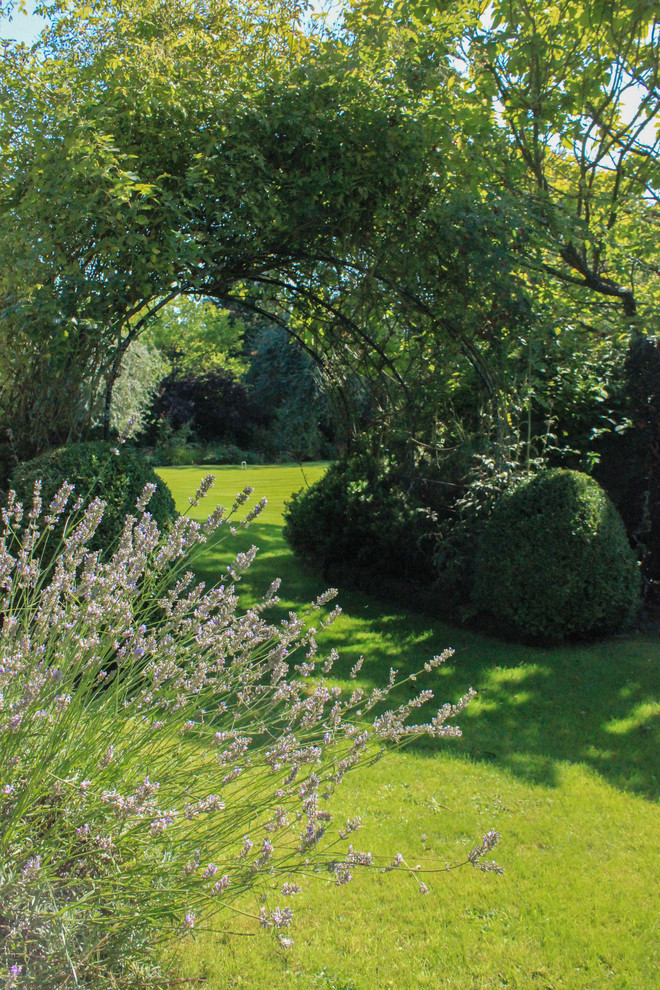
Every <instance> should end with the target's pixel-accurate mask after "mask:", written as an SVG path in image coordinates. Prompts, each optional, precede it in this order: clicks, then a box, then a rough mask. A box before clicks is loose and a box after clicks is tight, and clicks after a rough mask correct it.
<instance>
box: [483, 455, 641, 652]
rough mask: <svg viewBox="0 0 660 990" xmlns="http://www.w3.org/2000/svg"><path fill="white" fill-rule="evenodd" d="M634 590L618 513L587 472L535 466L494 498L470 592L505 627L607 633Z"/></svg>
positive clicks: (624, 619) (631, 607) (627, 617)
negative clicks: (508, 490) (526, 477)
mask: <svg viewBox="0 0 660 990" xmlns="http://www.w3.org/2000/svg"><path fill="white" fill-rule="evenodd" d="M640 590H641V578H640V574H639V566H638V563H637V561H636V560H635V557H634V554H633V552H632V550H631V549H630V545H629V544H628V541H627V538H626V532H625V528H624V526H623V523H622V521H621V517H620V516H619V514H618V513H617V511H616V509H615V508H614V506H613V505H612V503H611V501H610V500H609V498H608V497H607V495H606V494H605V492H604V491H603V490H602V488H601V487H600V486H599V485H598V483H597V482H596V481H594V480H593V478H590V477H588V475H585V474H581V473H580V472H578V471H565V470H562V469H553V470H546V471H540V472H539V473H538V474H536V475H534V476H533V477H532V478H531V479H529V480H528V481H525V482H523V483H522V484H521V485H519V486H518V487H517V488H516V489H514V491H512V492H511V493H509V494H507V495H504V496H502V497H501V498H500V499H499V501H498V502H497V504H496V505H495V507H494V509H493V512H492V515H491V517H490V519H489V521H488V523H487V524H486V526H485V529H484V532H483V534H482V537H481V541H480V546H479V549H478V552H477V556H476V562H475V581H474V587H473V593H472V595H473V602H474V604H475V606H476V607H477V608H478V609H479V610H480V611H482V612H487V613H490V614H491V616H493V617H495V619H496V620H497V621H498V622H500V623H503V624H505V625H506V627H507V631H509V632H513V633H515V634H516V635H518V636H523V637H525V636H529V637H533V638H537V639H542V640H547V641H552V640H559V639H563V638H566V637H571V636H573V637H585V636H592V635H599V634H604V633H612V632H615V631H616V630H618V629H621V628H623V627H625V626H626V625H628V624H630V623H631V622H632V621H633V620H634V618H635V616H636V614H637V611H638V609H639V604H640Z"/></svg>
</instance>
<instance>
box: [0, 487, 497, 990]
mask: <svg viewBox="0 0 660 990" xmlns="http://www.w3.org/2000/svg"><path fill="white" fill-rule="evenodd" d="M211 482H212V478H211V477H209V478H207V479H206V480H205V481H204V482H203V483H202V485H201V486H200V490H199V491H198V492H197V494H196V496H195V498H194V499H192V500H191V502H192V503H193V504H197V502H198V500H199V498H201V497H202V496H203V495H204V494H205V493H206V491H207V490H208V488H209V486H210V484H211ZM153 491H154V486H153V485H149V486H147V487H146V488H145V491H144V493H143V495H142V496H141V497H140V498H139V499H138V501H137V506H136V510H135V514H134V515H132V516H129V517H127V519H126V523H125V526H124V530H123V533H122V536H121V539H120V541H119V545H118V547H117V549H116V551H115V553H114V555H113V556H112V557H110V558H105V559H104V558H102V557H101V556H100V552H99V551H93V552H92V551H90V550H89V549H88V547H89V544H90V542H91V541H92V540H93V538H94V534H95V532H96V530H97V528H98V526H99V523H100V521H101V518H102V514H103V503H102V501H100V500H99V499H95V500H94V501H93V502H92V503H91V504H90V505H88V506H87V508H86V509H85V510H84V512H82V513H81V514H80V516H79V518H78V521H77V523H76V524H75V525H70V526H69V527H68V529H67V530H66V533H67V535H66V536H65V539H64V542H63V546H62V549H61V552H60V553H59V555H58V556H57V558H56V559H55V560H54V561H53V562H52V563H50V564H49V565H48V567H47V569H46V571H45V572H42V570H41V567H40V563H39V561H40V546H41V545H42V542H43V540H44V538H45V535H46V536H47V534H48V532H49V531H50V529H51V528H53V527H57V526H58V521H59V520H60V519H61V517H62V514H63V513H64V511H65V506H66V504H67V502H68V501H69V499H70V497H71V495H72V486H71V485H69V484H68V483H67V484H64V485H63V486H62V488H61V489H60V491H59V492H58V493H57V495H56V496H55V498H54V499H53V500H52V501H51V503H50V504H49V505H47V506H46V507H45V509H44V511H43V512H42V506H41V498H40V487H39V484H38V483H37V484H36V485H35V490H34V500H33V506H32V508H31V509H30V510H29V511H27V512H24V510H23V508H22V506H21V505H20V504H18V503H17V501H16V499H15V498H14V496H13V495H12V494H10V497H9V500H8V504H7V507H6V508H5V509H4V510H3V521H4V529H3V531H2V534H1V535H0V595H1V598H0V611H1V613H2V630H1V633H0V979H4V988H5V990H9V988H18V987H21V988H22V987H35V988H37V987H38V988H49V990H56V988H64V987H71V988H73V987H78V988H84V990H92V988H94V990H97V988H98V990H101V988H103V990H111V988H114V990H129V988H137V987H138V986H140V987H144V986H149V987H152V988H156V987H158V986H160V985H162V984H161V983H160V982H159V977H158V971H157V969H156V967H155V963H154V955H153V953H154V949H155V948H157V947H158V946H160V945H162V943H163V942H164V941H165V940H166V939H168V938H172V937H176V936H178V935H183V934H185V933H186V932H189V931H191V930H192V929H196V928H197V929H199V927H200V926H203V925H204V924H206V923H207V921H208V919H209V918H210V917H211V916H212V915H213V914H214V913H216V912H218V911H221V910H223V909H226V908H228V907H231V905H232V903H233V902H234V901H235V899H236V898H237V897H238V896H240V895H241V894H243V893H244V892H245V891H246V890H247V889H249V888H253V887H255V886H256V885H259V884H260V883H261V882H264V881H266V880H268V882H269V883H270V884H272V882H273V878H276V879H277V878H279V880H280V881H281V886H280V892H281V897H282V900H281V903H278V904H276V905H275V906H274V907H272V908H271V907H264V908H263V910H262V911H261V915H260V917H259V918H258V919H256V921H257V922H258V923H260V924H261V925H262V926H263V927H265V928H270V929H273V931H274V932H275V934H276V935H278V936H279V937H280V938H281V939H282V940H283V942H284V944H287V938H286V935H285V931H286V929H287V927H288V926H289V925H290V922H291V917H292V911H291V908H290V906H289V905H290V902H291V899H292V897H295V895H296V894H297V893H298V891H299V890H300V888H299V886H298V885H297V884H296V883H295V880H296V874H300V873H301V872H307V873H310V872H313V871H318V870H324V871H329V873H328V872H326V876H329V877H330V878H331V879H332V880H334V883H336V884H343V883H345V882H347V881H348V880H350V878H351V874H352V872H354V871H355V870H356V869H359V868H361V867H369V866H370V865H372V862H373V861H372V858H371V856H370V855H369V854H366V853H362V852H360V851H358V850H356V849H354V848H353V847H352V846H351V845H349V846H348V849H347V850H345V851H344V852H340V851H339V849H338V847H337V842H338V841H342V840H346V839H347V837H348V836H349V835H350V834H351V833H353V832H355V831H356V829H357V828H358V826H359V822H358V821H352V820H349V821H347V822H346V823H344V824H340V825H339V826H338V828H337V829H336V832H334V831H333V830H332V827H331V820H332V819H331V813H330V811H329V810H328V809H329V807H330V802H329V801H328V798H329V797H330V796H331V794H332V792H333V789H334V788H335V787H336V786H337V785H338V784H340V783H341V781H342V779H343V778H344V776H345V775H346V774H347V773H348V772H349V771H351V770H352V769H353V768H354V767H356V766H358V765H359V764H364V763H365V762H369V761H371V760H373V759H374V758H376V757H377V756H378V755H379V753H380V751H381V749H382V746H383V744H384V743H385V742H386V741H393V742H397V741H399V740H401V739H402V738H407V737H410V736H411V735H416V734H419V733H425V734H427V735H430V736H432V737H442V736H451V735H458V734H459V730H458V729H457V728H456V727H455V726H453V725H450V724H448V721H449V720H450V719H451V718H452V717H453V716H454V715H456V714H457V713H458V712H460V711H461V710H462V709H463V707H464V706H465V704H466V703H467V702H468V700H469V696H466V697H465V698H462V699H461V700H460V701H459V702H458V703H457V704H456V705H453V706H452V705H444V706H443V707H442V708H440V710H439V711H438V713H437V715H436V716H435V717H434V718H433V719H431V720H430V721H429V722H428V723H425V724H423V725H415V724H411V716H413V714H414V712H415V710H416V709H417V708H419V707H420V706H421V705H422V704H424V703H425V702H427V701H428V699H429V697H430V696H431V692H430V691H421V692H419V694H418V695H417V696H416V697H415V698H414V699H413V700H411V701H409V702H408V703H406V704H405V705H402V706H400V707H398V708H392V709H389V710H384V705H383V702H384V701H385V699H386V698H387V695H388V693H389V692H390V691H391V689H392V688H393V687H394V685H395V682H396V674H395V672H392V675H391V678H390V682H389V684H388V685H386V686H385V687H384V688H382V689H375V690H373V691H372V692H371V693H370V694H365V693H364V692H362V691H355V692H354V693H353V694H352V695H351V696H350V697H343V696H342V695H341V692H340V690H339V689H338V688H335V687H331V686H330V685H329V684H328V682H327V680H326V678H327V676H328V674H329V673H330V671H331V669H332V666H333V663H334V660H335V656H334V654H331V655H330V656H329V657H328V658H320V657H319V656H318V655H317V647H316V642H315V628H314V626H312V625H311V624H310V623H311V621H314V622H315V623H316V625H317V626H318V627H323V626H326V625H327V624H328V623H329V622H331V621H332V618H333V616H334V615H335V614H336V611H337V610H335V612H330V614H328V615H325V613H324V612H323V611H322V607H323V606H324V605H325V604H326V602H327V601H328V600H329V599H330V598H331V597H332V592H328V593H327V594H326V595H324V596H322V597H321V598H319V599H318V600H317V601H316V602H315V603H314V604H313V605H312V606H311V607H310V609H309V613H308V617H307V620H306V621H305V620H303V619H302V618H300V617H298V616H297V615H294V614H290V615H289V617H288V618H287V619H286V620H284V621H281V622H280V623H279V624H277V625H274V624H272V623H269V621H268V620H267V618H266V614H267V613H266V609H267V607H268V606H269V605H270V604H271V603H272V602H274V601H276V597H275V596H276V592H277V583H274V584H273V586H272V587H271V589H270V592H269V594H268V596H267V597H266V598H265V599H264V601H263V602H261V603H260V604H259V605H258V606H256V607H254V608H251V609H248V610H247V611H246V612H243V613H241V612H239V610H238V599H237V594H236V582H237V581H238V579H239V578H240V573H241V572H242V571H243V570H244V569H245V568H246V567H248V566H249V564H250V562H251V560H252V558H253V556H254V554H255V552H256V551H255V550H254V548H253V549H252V551H250V552H249V553H247V554H239V555H238V556H237V557H236V559H235V560H234V561H233V562H232V563H231V564H230V565H228V567H227V573H226V582H225V583H224V584H222V585H220V586H218V587H214V588H211V589H207V588H205V587H204V585H203V584H201V583H197V582H196V581H195V579H194V577H193V574H192V571H191V570H190V569H189V568H190V563H191V560H192V559H193V558H194V553H195V550H196V549H198V548H200V547H201V546H202V545H203V544H204V543H205V541H206V540H207V539H208V537H209V536H210V534H212V533H213V532H214V531H215V530H216V529H217V528H218V527H219V526H224V525H225V524H226V520H227V519H229V517H230V516H231V514H232V513H231V512H229V513H225V512H224V510H222V509H221V508H220V507H218V508H217V509H216V510H215V511H214V512H212V513H211V515H210V516H209V517H208V520H207V521H206V523H204V524H199V523H196V522H194V521H192V520H190V519H189V518H186V517H185V516H180V517H179V518H178V519H177V520H176V521H175V522H174V523H173V525H172V527H171V529H170V530H169V531H168V533H167V534H166V535H165V536H162V535H161V534H160V533H159V531H158V527H157V525H156V523H155V521H154V519H153V518H152V516H151V515H150V513H149V512H148V508H147V507H148V502H149V498H150V497H151V496H152V495H153ZM248 494H249V490H248V489H246V491H245V492H244V493H242V494H241V495H240V496H238V498H237V499H236V503H235V505H234V507H233V510H232V512H236V511H237V510H238V509H239V506H240V505H242V504H243V503H244V502H245V501H246V499H247V497H248ZM260 506H261V503H260V504H259V505H257V506H256V507H255V508H254V509H253V510H252V511H251V512H248V513H247V516H246V518H245V519H244V520H243V522H244V523H246V524H247V523H248V522H249V521H250V519H251V518H253V517H254V516H255V515H256V514H257V513H258V511H259V508H260ZM296 654H298V659H297V660H296ZM444 658H445V654H443V655H442V656H439V657H435V658H434V659H433V660H430V661H429V662H428V663H427V664H426V665H425V670H426V671H427V672H431V671H432V670H433V669H434V668H435V667H436V666H437V665H438V664H440V663H441V662H442V661H443V659H444ZM294 661H296V662H294ZM369 713H371V718H372V724H369V723H368V722H367V721H365V719H366V718H367V716H368V715H369ZM374 716H375V717H374ZM374 744H375V745H374ZM496 838H497V837H496V835H495V833H489V834H488V835H487V836H486V837H485V838H484V841H483V843H482V844H481V845H480V846H478V847H477V848H476V849H475V850H473V852H472V853H471V854H470V856H469V857H468V862H472V863H473V865H475V866H478V867H479V868H481V869H497V868H496V867H495V865H494V864H488V863H486V862H484V857H485V855H486V854H487V852H488V851H489V850H490V849H491V848H492V845H493V844H494V842H495V841H496ZM389 868H393V869H394V868H404V869H405V868H406V866H405V863H404V861H403V859H402V857H400V856H399V857H397V858H396V859H395V861H394V862H393V863H392V864H391V867H389ZM413 876H414V877H415V878H416V877H417V875H416V874H413ZM416 882H417V883H418V885H419V889H420V890H422V892H423V890H424V889H425V885H424V884H423V882H421V881H418V880H417V879H416Z"/></svg>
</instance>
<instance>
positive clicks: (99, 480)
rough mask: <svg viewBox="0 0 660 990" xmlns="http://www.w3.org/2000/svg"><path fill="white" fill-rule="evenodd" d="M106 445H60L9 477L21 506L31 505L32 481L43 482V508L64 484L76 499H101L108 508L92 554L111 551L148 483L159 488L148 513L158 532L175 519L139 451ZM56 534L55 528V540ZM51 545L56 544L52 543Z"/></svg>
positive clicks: (168, 500) (167, 494)
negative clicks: (126, 518)
mask: <svg viewBox="0 0 660 990" xmlns="http://www.w3.org/2000/svg"><path fill="white" fill-rule="evenodd" d="M116 450H117V448H116V447H114V446H113V445H112V444H110V443H102V442H90V443H80V444H74V445H71V446H68V447H59V448H58V449H57V450H51V451H49V452H48V453H46V454H41V455H40V456H39V457H35V458H34V459H33V460H31V461H26V462H25V463H24V464H21V465H20V466H19V467H18V468H17V469H16V470H15V471H14V473H13V475H12V477H11V481H10V487H11V488H13V489H14V491H15V492H16V494H17V496H18V498H19V500H20V501H21V502H23V503H24V505H28V506H29V505H30V504H31V503H32V492H33V489H34V483H35V481H36V480H37V479H38V478H40V479H41V481H42V490H41V496H42V499H43V503H44V505H45V506H47V505H48V503H49V502H50V501H51V499H52V498H53V496H54V495H55V494H56V492H57V491H58V489H59V488H60V486H61V485H62V482H64V481H70V482H71V483H72V484H74V485H75V486H76V495H77V496H82V497H83V498H84V499H85V501H86V502H88V501H89V500H90V499H91V498H96V497H97V496H99V497H100V498H102V499H103V500H104V501H105V502H107V506H106V509H105V512H104V514H103V519H102V520H101V523H100V525H99V527H98V529H97V531H96V534H95V536H94V540H93V541H92V543H91V544H90V546H91V547H92V549H94V550H103V551H104V552H106V553H107V552H112V551H113V550H114V549H115V547H116V544H117V542H118V540H119V537H120V535H121V532H122V529H123V527H124V519H125V517H126V515H127V514H131V515H134V514H135V511H136V509H135V502H136V499H137V498H138V496H139V495H140V494H141V492H142V491H143V489H144V486H145V485H146V484H148V483H152V484H155V485H156V486H157V488H156V491H155V492H154V494H153V497H152V498H151V501H150V502H149V506H148V510H149V512H150V513H151V515H152V516H153V518H154V519H155V520H156V522H157V523H158V526H159V528H160V529H161V530H162V529H163V528H166V527H167V526H168V524H169V523H171V522H172V521H173V520H174V519H175V518H176V516H177V511H176V507H175V505H174V499H173V498H172V494H171V492H170V490H169V488H168V487H167V485H166V484H165V482H164V481H163V480H162V479H161V478H159V477H158V475H157V474H156V472H155V471H154V470H153V468H152V467H150V466H149V465H148V464H147V463H145V459H144V458H143V457H142V456H141V454H140V452H139V451H137V450H132V449H130V448H128V449H127V448H126V447H121V448H119V453H118V454H117V453H115V452H114V451H116ZM59 535H60V533H58V531H57V530H56V531H55V533H54V536H55V537H56V538H58V537H59ZM50 542H51V543H52V544H53V545H55V541H54V540H53V541H50Z"/></svg>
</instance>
